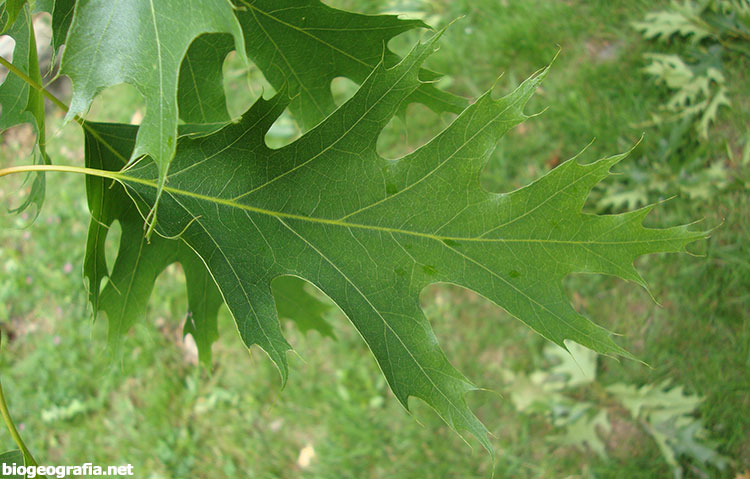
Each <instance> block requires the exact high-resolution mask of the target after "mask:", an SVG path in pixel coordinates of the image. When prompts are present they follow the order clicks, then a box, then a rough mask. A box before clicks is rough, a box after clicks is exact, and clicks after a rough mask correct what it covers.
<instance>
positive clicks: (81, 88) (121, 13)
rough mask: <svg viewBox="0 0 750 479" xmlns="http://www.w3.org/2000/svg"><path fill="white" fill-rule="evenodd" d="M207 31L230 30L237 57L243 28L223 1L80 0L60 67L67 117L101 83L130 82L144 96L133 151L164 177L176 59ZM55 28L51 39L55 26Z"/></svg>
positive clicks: (172, 131) (173, 133)
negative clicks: (67, 83)
mask: <svg viewBox="0 0 750 479" xmlns="http://www.w3.org/2000/svg"><path fill="white" fill-rule="evenodd" d="M53 26H54V24H53ZM58 26H59V25H58ZM212 32H215V33H227V34H230V35H232V36H233V37H234V44H235V45H236V48H237V50H238V52H239V53H240V55H241V56H243V57H244V55H245V53H244V48H245V42H244V38H243V35H242V30H241V28H240V25H239V23H238V22H237V19H236V17H235V16H234V12H233V7H232V4H231V3H230V2H229V0H208V1H203V2H183V1H179V0H151V1H150V2H144V1H140V0H119V1H116V2H111V1H105V0H91V1H87V2H79V4H78V5H77V6H76V8H75V11H74V14H73V19H72V23H71V24H70V30H69V31H68V34H67V40H66V47H65V52H64V53H63V58H62V65H61V69H60V71H61V73H63V74H65V75H67V76H68V77H70V79H71V81H72V82H73V98H72V100H71V104H70V110H69V112H68V115H67V118H68V119H70V118H73V116H74V115H76V114H80V113H83V112H84V111H86V109H87V108H88V107H89V105H90V104H91V102H92V101H93V99H94V97H95V96H96V95H97V94H98V93H99V92H100V91H101V90H103V89H104V88H106V87H108V86H113V85H118V84H120V83H129V84H131V85H133V86H135V87H136V89H138V91H139V92H140V93H141V94H142V95H143V97H144V98H145V101H146V114H145V116H144V117H143V121H142V123H141V128H140V129H139V131H138V137H137V141H136V146H135V148H134V149H133V153H132V156H133V158H135V157H139V156H142V155H149V156H151V157H152V158H153V160H154V161H155V162H156V164H157V165H159V171H160V178H162V180H163V178H164V175H165V174H166V172H167V170H168V168H169V163H170V161H171V160H172V157H173V156H174V151H175V145H176V144H177V123H178V111H177V108H178V102H177V88H178V76H179V70H180V64H181V63H182V59H183V58H184V57H185V54H186V52H187V50H188V47H189V46H190V44H191V43H192V42H193V40H194V39H195V38H196V37H199V36H200V35H201V34H204V33H212ZM56 35H58V37H56V41H57V39H58V38H59V35H60V31H59V30H58V31H57V33H56Z"/></svg>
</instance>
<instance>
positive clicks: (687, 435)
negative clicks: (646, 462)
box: [606, 380, 729, 479]
mask: <svg viewBox="0 0 750 479" xmlns="http://www.w3.org/2000/svg"><path fill="white" fill-rule="evenodd" d="M606 390H607V392H609V393H610V394H612V395H613V396H614V397H615V398H616V399H618V400H619V401H620V402H621V403H622V404H623V405H624V406H625V408H626V409H628V411H630V414H631V416H632V417H633V419H636V420H638V421H639V422H640V423H641V424H642V425H643V427H644V429H646V431H647V432H648V433H649V434H650V435H651V436H652V437H653V438H654V441H656V443H657V445H658V446H659V449H660V450H661V453H662V456H663V457H664V460H665V461H667V463H668V464H669V465H670V466H671V467H672V471H673V472H674V476H675V478H677V479H680V478H681V477H683V468H682V466H681V465H680V463H679V458H680V456H685V457H689V458H690V459H692V460H694V461H697V462H698V464H699V465H700V466H708V465H711V466H714V467H716V468H717V469H720V470H723V469H724V468H726V466H727V465H728V463H729V460H728V459H727V458H726V457H724V456H722V455H721V454H719V453H718V452H717V448H718V444H717V443H716V442H713V441H708V440H707V436H708V432H707V431H706V430H705V429H704V428H703V426H702V424H701V422H700V420H699V419H696V418H695V417H693V415H694V414H695V412H696V409H697V407H698V405H699V404H700V403H701V402H702V401H703V398H701V397H700V396H698V395H692V394H686V393H685V391H684V388H683V387H682V386H675V387H670V382H669V381H668V380H667V381H664V382H662V383H660V384H646V385H644V386H641V387H636V386H634V385H630V384H621V383H618V384H613V385H611V386H608V387H607V388H606Z"/></svg>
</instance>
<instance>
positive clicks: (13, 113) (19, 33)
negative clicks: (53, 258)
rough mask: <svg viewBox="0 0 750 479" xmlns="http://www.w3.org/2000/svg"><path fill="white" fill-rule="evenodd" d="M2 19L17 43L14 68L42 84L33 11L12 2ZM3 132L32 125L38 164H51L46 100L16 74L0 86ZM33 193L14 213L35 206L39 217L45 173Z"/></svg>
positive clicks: (0, 126) (36, 181)
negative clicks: (26, 124) (45, 110)
mask: <svg viewBox="0 0 750 479" xmlns="http://www.w3.org/2000/svg"><path fill="white" fill-rule="evenodd" d="M1 8H2V12H0V18H2V19H3V21H6V20H7V23H6V25H5V27H4V28H8V30H7V31H4V32H3V33H4V34H5V35H8V36H10V37H12V38H13V40H14V41H15V42H16V44H15V48H14V50H13V62H12V64H13V66H14V67H16V68H17V69H18V70H20V71H21V72H22V73H23V74H25V75H27V76H28V77H29V79H31V80H32V81H34V82H35V83H36V84H37V85H41V84H42V75H41V72H40V70H39V60H38V57H37V47H36V39H35V38H34V28H33V26H32V18H31V11H30V9H29V7H28V5H25V2H20V1H9V2H6V3H5V4H4V5H2V6H1ZM0 110H2V114H0V131H3V130H5V129H7V128H10V127H12V126H16V125H20V124H22V123H30V124H31V125H32V126H33V128H34V131H35V133H36V143H35V145H34V150H33V152H32V157H33V160H34V163H35V164H50V163H51V162H50V158H49V156H48V155H47V149H46V143H47V141H46V128H45V121H44V97H43V96H42V94H41V92H40V91H38V90H36V89H34V88H32V87H31V86H30V85H29V83H28V82H27V81H26V80H25V79H23V78H21V77H19V76H18V75H16V74H13V73H12V72H8V74H7V76H6V77H5V80H4V81H3V83H2V84H0ZM29 179H30V181H31V182H32V183H31V189H30V191H29V194H28V195H27V196H26V198H25V199H24V200H23V202H22V203H21V204H20V205H19V206H18V207H17V208H15V209H13V210H12V211H13V212H21V211H24V210H26V209H27V208H28V207H29V206H32V205H33V206H35V214H39V210H40V208H41V207H42V203H44V192H45V178H44V174H43V173H36V174H32V175H30V176H29Z"/></svg>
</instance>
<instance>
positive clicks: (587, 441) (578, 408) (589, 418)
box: [548, 402, 612, 459]
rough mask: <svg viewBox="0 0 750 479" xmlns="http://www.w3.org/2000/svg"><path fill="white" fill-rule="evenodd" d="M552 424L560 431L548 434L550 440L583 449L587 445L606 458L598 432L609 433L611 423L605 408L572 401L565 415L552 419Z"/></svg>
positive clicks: (561, 444) (605, 451) (605, 450)
mask: <svg viewBox="0 0 750 479" xmlns="http://www.w3.org/2000/svg"><path fill="white" fill-rule="evenodd" d="M554 425H555V426H557V427H559V428H561V429H562V432H561V433H560V434H555V435H553V436H550V437H549V438H548V440H549V441H550V442H553V443H555V444H558V445H560V446H573V447H577V448H578V449H584V450H585V448H586V447H588V448H590V449H591V450H592V451H594V452H595V453H596V454H597V455H598V456H599V457H601V458H602V459H606V458H607V448H606V446H605V444H604V441H602V439H601V436H600V434H603V435H605V436H606V435H608V434H610V433H611V432H612V424H611V423H610V422H609V418H608V417H607V412H606V411H605V410H597V409H596V408H595V407H594V406H593V405H592V404H589V403H582V402H578V403H574V406H573V407H572V408H571V409H570V411H568V412H567V414H566V415H565V416H563V417H559V418H556V419H555V420H554Z"/></svg>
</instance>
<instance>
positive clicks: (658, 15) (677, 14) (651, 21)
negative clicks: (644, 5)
mask: <svg viewBox="0 0 750 479" xmlns="http://www.w3.org/2000/svg"><path fill="white" fill-rule="evenodd" d="M701 10H702V9H701V8H700V7H698V6H697V5H695V4H694V3H693V2H692V1H686V2H685V4H684V5H679V4H677V3H676V2H673V3H672V9H671V10H663V11H660V12H651V13H649V14H647V15H646V18H645V20H644V21H642V22H633V27H635V29H636V30H638V31H640V32H642V33H643V36H644V37H645V38H648V39H650V40H660V41H663V42H666V41H668V40H670V39H671V38H672V37H673V36H675V35H678V36H681V37H685V38H690V39H691V41H693V42H695V43H698V42H700V41H701V40H703V39H704V38H708V37H710V36H711V35H712V32H711V31H710V30H709V29H707V28H706V26H705V24H703V22H701V21H700V17H699V15H700V13H701Z"/></svg>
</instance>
